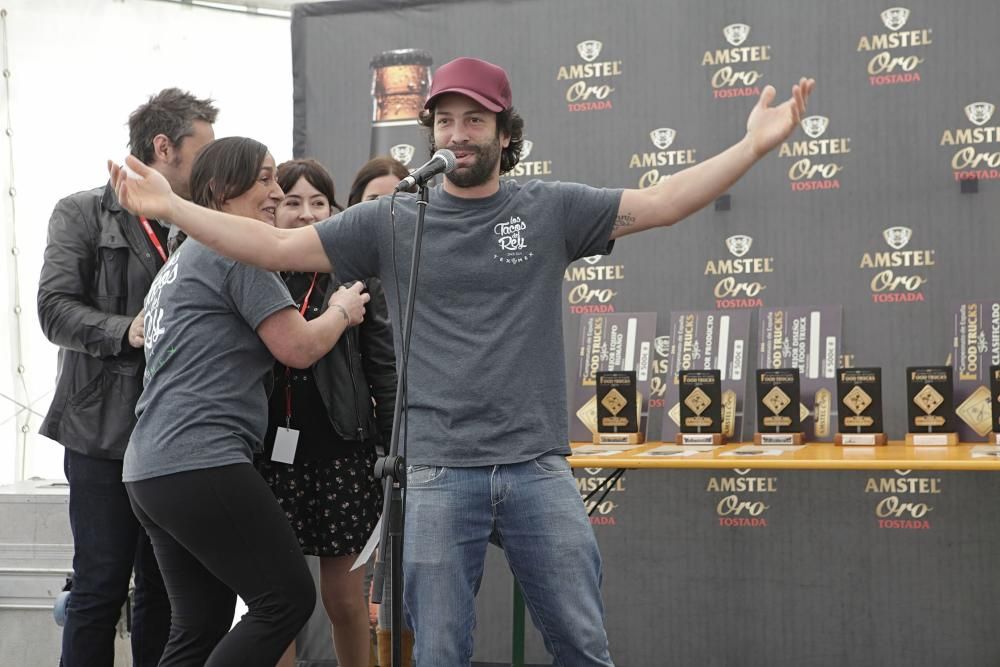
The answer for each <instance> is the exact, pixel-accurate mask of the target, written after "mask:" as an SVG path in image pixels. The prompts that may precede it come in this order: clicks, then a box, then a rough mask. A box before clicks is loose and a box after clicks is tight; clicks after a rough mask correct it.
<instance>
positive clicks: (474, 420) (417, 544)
mask: <svg viewBox="0 0 1000 667" xmlns="http://www.w3.org/2000/svg"><path fill="white" fill-rule="evenodd" d="M814 84H815V82H814V81H813V80H811V79H810V80H806V79H801V80H800V81H799V83H797V84H795V85H794V86H793V87H792V95H791V96H790V97H789V99H788V100H786V101H785V102H783V103H782V104H780V105H778V106H774V107H772V106H771V102H772V101H773V100H774V97H775V90H774V88H773V87H772V86H767V87H766V88H765V89H764V92H763V93H762V94H761V97H760V100H759V101H758V102H757V104H756V105H755V106H754V108H753V110H752V111H751V113H750V117H749V119H748V120H747V132H746V134H745V136H744V137H743V138H742V139H741V140H740V141H739V142H737V143H736V144H735V145H733V146H732V147H731V148H729V149H727V150H726V151H724V152H722V153H720V154H719V155H717V156H715V157H713V158H711V159H709V160H706V161H704V162H701V163H699V164H696V165H694V166H692V167H689V168H688V169H686V170H684V171H682V172H679V173H677V174H674V175H673V176H672V177H671V178H670V179H668V180H665V181H662V182H661V183H660V184H659V185H657V186H655V187H651V188H647V189H644V190H617V189H599V188H592V187H589V186H585V185H579V184H573V183H545V182H542V181H529V182H527V183H523V184H521V183H517V182H515V181H510V180H508V181H501V180H500V175H501V174H503V173H505V172H508V171H510V170H511V169H512V168H513V167H514V165H516V164H517V161H518V159H519V155H520V150H521V146H522V128H523V125H524V123H523V121H522V120H521V118H520V116H519V115H518V114H517V112H516V111H515V110H514V108H513V106H512V96H511V88H510V82H509V80H508V78H507V73H506V72H505V71H504V70H503V69H502V68H500V67H498V66H496V65H493V64H491V63H487V62H485V61H482V60H477V59H474V58H459V59H457V60H453V61H451V62H449V63H447V64H445V65H442V66H441V67H440V68H439V69H438V70H437V72H436V74H435V78H434V82H433V85H432V88H431V92H430V96H429V97H428V100H427V104H426V110H425V112H424V113H423V116H422V121H423V122H424V124H425V125H427V126H428V127H429V128H431V135H432V136H431V142H432V147H439V148H448V149H450V150H451V151H453V152H454V153H455V156H456V158H457V166H456V168H455V169H454V170H453V171H452V172H450V173H449V174H447V175H446V176H445V180H444V183H443V184H442V185H440V186H437V187H435V188H433V190H432V192H431V195H430V204H429V205H428V207H427V211H426V227H425V231H424V235H423V250H422V256H423V258H424V261H423V263H422V265H421V269H420V284H419V285H418V286H417V291H416V294H417V296H416V300H417V303H416V307H415V312H416V315H415V317H414V321H413V326H412V330H411V337H412V347H411V353H410V357H409V365H408V369H409V370H408V373H409V386H410V392H409V407H408V413H407V421H406V430H407V440H408V442H409V450H408V451H407V452H406V456H407V462H408V463H409V467H408V469H407V481H406V484H407V495H406V524H407V532H406V538H405V545H404V556H403V567H404V572H405V584H406V587H405V602H406V610H407V615H408V617H409V618H410V620H411V622H412V624H413V628H414V633H415V638H416V643H415V646H414V660H415V662H416V664H417V665H428V666H430V665H432V666H434V667H445V666H448V667H450V666H453V665H454V666H458V665H468V664H469V662H470V660H471V657H472V630H473V627H474V624H475V620H474V618H475V607H474V601H475V595H476V592H477V591H478V589H479V583H480V580H481V578H482V572H483V565H484V561H485V557H486V548H487V545H488V544H489V542H490V541H494V542H496V543H497V544H499V545H500V546H501V548H503V549H504V551H505V553H506V556H507V560H508V562H509V563H510V567H511V570H512V571H513V572H514V575H515V576H516V577H517V580H518V582H519V583H520V585H521V588H522V590H523V591H524V595H525V599H526V601H527V604H528V609H529V610H530V611H531V614H532V616H533V618H534V620H535V624H536V626H537V627H538V628H539V630H540V631H541V633H542V636H543V638H544V640H545V645H546V647H547V649H548V650H549V652H550V653H551V654H552V655H553V657H554V659H555V664H559V665H573V666H574V667H576V666H579V665H602V666H607V665H611V664H612V662H611V658H610V655H609V651H608V641H607V635H606V632H605V629H604V609H603V604H602V602H601V596H600V583H601V559H600V554H599V552H598V548H597V543H596V540H595V539H594V534H593V530H592V529H591V527H590V522H589V520H588V518H587V514H586V512H585V510H584V506H583V503H582V502H581V500H580V495H579V493H578V491H577V488H576V483H575V480H574V478H573V474H572V471H571V470H570V467H569V465H568V463H567V462H566V455H567V454H569V451H570V450H569V447H568V445H567V442H568V430H567V415H566V405H565V397H566V387H565V372H564V362H563V346H562V322H561V313H562V303H561V299H562V276H563V272H564V270H565V269H566V267H567V265H568V264H569V263H570V262H573V261H574V260H576V259H579V258H581V257H586V256H589V255H595V254H604V253H608V252H610V250H611V248H612V245H613V241H614V240H615V239H616V238H618V237H621V236H625V235H627V234H633V233H635V232H639V231H643V230H647V229H651V228H654V227H666V226H669V225H672V224H674V223H676V222H679V221H680V220H682V219H683V218H685V217H686V216H688V215H690V214H691V213H694V212H695V211H697V210H698V209H700V208H702V207H703V206H705V205H706V204H707V203H709V202H711V201H713V200H714V199H715V198H716V197H718V196H719V195H720V194H721V193H723V192H725V191H726V190H727V189H729V187H730V186H732V184H733V183H734V182H735V181H736V180H737V179H738V178H739V177H740V176H742V175H743V174H744V173H745V172H746V171H747V170H748V169H749V168H750V167H751V166H752V165H753V164H754V163H755V162H756V161H757V160H759V159H760V158H761V157H763V156H764V155H765V154H766V153H767V152H768V151H770V150H771V149H772V148H774V147H775V146H777V145H778V144H779V143H781V142H782V141H783V140H784V139H785V138H786V137H787V136H788V135H789V134H790V133H791V132H792V130H793V129H794V128H795V126H796V124H797V123H798V122H799V118H800V116H801V114H802V113H803V112H804V111H805V104H806V100H807V98H808V97H809V94H810V93H811V92H812V89H813V86H814ZM129 166H130V167H132V168H133V169H135V170H136V171H138V172H139V174H138V178H136V177H132V178H126V177H125V175H124V174H123V173H118V170H117V167H113V168H112V172H113V174H115V182H116V183H117V185H118V192H119V196H120V197H121V198H122V201H123V202H125V204H126V205H127V206H130V207H134V208H139V209H141V210H142V212H144V213H145V214H146V215H151V216H156V217H158V218H163V219H168V220H170V221H172V222H173V223H175V224H177V225H178V226H180V227H182V228H183V229H184V230H185V231H187V232H188V233H189V234H190V235H191V236H194V237H195V238H198V239H200V240H202V242H204V243H206V244H207V245H209V246H211V247H212V248H214V249H215V250H217V251H218V252H220V253H222V254H224V255H229V256H230V257H233V258H235V259H237V260H239V261H242V262H246V263H250V264H256V265H258V266H261V267H264V268H268V269H271V270H281V269H291V270H297V271H324V272H329V271H331V270H333V271H335V272H336V274H337V276H338V280H340V281H342V282H343V281H347V280H352V279H356V278H363V277H365V276H371V275H378V276H380V277H381V278H382V280H383V285H384V286H385V288H386V292H387V299H388V302H389V309H390V310H391V311H392V317H393V320H394V321H399V319H398V318H399V312H398V311H399V308H400V306H398V305H397V304H399V303H400V301H401V300H402V295H401V294H400V293H397V289H398V290H399V291H400V292H402V293H405V291H406V287H407V286H406V284H405V279H406V276H408V275H409V264H408V261H407V258H409V257H410V255H411V250H412V244H413V239H412V227H411V225H412V223H413V220H414V219H415V217H416V208H417V204H416V202H415V198H414V197H412V196H407V195H403V196H400V197H398V198H397V201H396V223H397V224H396V226H395V227H393V226H392V224H391V223H390V219H389V201H388V200H386V199H382V200H376V201H373V202H369V203H365V204H362V205H359V206H353V207H351V208H349V209H347V210H346V211H344V212H343V213H341V214H339V215H337V216H336V217H334V218H332V219H331V220H328V221H325V222H322V223H320V224H318V225H314V226H310V227H306V228H302V229H298V230H282V229H274V228H273V227H269V226H267V225H265V224H263V223H259V222H255V221H251V220H247V219H240V218H235V217H233V216H228V215H226V214H224V213H220V212H218V211H209V210H207V209H201V208H198V207H196V206H193V205H191V204H189V203H185V202H184V201H183V200H181V199H179V198H178V197H175V196H173V195H171V194H170V193H169V189H168V188H165V186H164V184H163V183H162V182H160V181H159V179H157V178H156V176H155V174H153V173H151V172H149V171H148V170H146V169H143V167H142V165H141V164H138V163H136V162H134V161H131V160H130V161H129ZM395 276H398V277H399V282H398V283H397V280H396V278H395ZM397 286H398V287H397ZM403 307H405V304H404V306H403ZM396 333H397V334H398V333H399V332H398V330H397V331H396ZM396 346H397V356H398V355H399V339H398V336H397V341H396Z"/></svg>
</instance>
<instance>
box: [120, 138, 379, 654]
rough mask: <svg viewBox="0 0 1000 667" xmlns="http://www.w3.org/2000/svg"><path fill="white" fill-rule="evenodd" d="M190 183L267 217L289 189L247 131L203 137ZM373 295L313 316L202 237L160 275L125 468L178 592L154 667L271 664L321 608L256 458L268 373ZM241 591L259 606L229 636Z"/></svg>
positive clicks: (314, 346)
mask: <svg viewBox="0 0 1000 667" xmlns="http://www.w3.org/2000/svg"><path fill="white" fill-rule="evenodd" d="M190 186H191V187H190V190H191V196H192V199H193V200H194V202H196V203H199V204H201V205H203V206H206V207H208V208H214V209H217V210H221V211H226V212H228V213H232V214H234V215H239V216H244V217H249V218H254V219H256V220H260V221H262V222H266V223H268V224H272V225H273V224H274V220H275V213H276V208H277V205H278V203H279V202H280V201H281V198H282V196H283V195H282V190H281V188H280V187H279V186H278V184H277V182H276V179H275V166H274V160H273V158H271V156H270V154H269V153H268V151H267V147H266V146H264V145H263V144H261V143H259V142H257V141H254V140H253V139H247V138H243V137H228V138H226V139H220V140H218V141H214V142H212V143H210V144H209V145H208V146H206V147H205V148H204V150H202V152H201V153H200V154H199V155H198V157H197V159H196V160H195V163H194V165H193V167H192V169H191V181H190ZM220 224H226V223H220ZM230 224H231V223H230ZM368 298H369V297H368V295H367V294H362V293H361V285H360V284H358V285H357V286H353V287H352V288H350V289H344V288H340V289H339V290H336V291H334V292H333V294H331V295H330V297H329V305H328V307H327V310H326V311H325V312H323V313H322V314H320V315H319V316H318V317H315V318H311V319H310V320H309V321H306V319H305V318H303V316H302V315H301V314H300V312H299V311H298V310H296V309H295V308H294V307H293V303H292V299H291V297H290V296H289V294H288V290H287V289H286V287H285V285H284V283H282V281H281V279H280V278H279V277H278V276H277V275H276V274H274V273H271V272H268V271H264V270H262V269H258V268H255V267H251V266H248V265H246V264H241V263H239V262H236V261H233V260H231V259H228V258H224V257H222V256H220V255H217V254H216V253H214V252H213V251H212V250H210V249H209V248H207V247H206V246H204V245H202V244H201V243H199V242H198V241H196V240H194V239H189V240H187V241H186V242H185V243H184V245H182V246H181V247H179V248H178V250H177V251H176V252H175V253H173V254H172V255H171V256H170V258H169V260H168V261H167V263H166V264H165V265H164V267H163V270H161V271H160V273H159V274H158V275H157V277H156V279H155V280H154V282H153V285H152V287H151V288H150V290H149V293H148V294H147V296H146V300H145V305H144V311H145V320H144V323H145V331H146V337H145V343H144V347H145V353H146V374H145V377H144V389H143V394H142V397H141V398H140V399H139V403H138V405H137V407H136V414H137V415H138V422H137V424H136V427H135V430H134V431H133V432H132V437H131V439H130V440H129V444H128V449H127V450H126V453H125V462H124V472H123V476H122V477H123V480H124V482H125V486H126V489H127V490H128V494H129V498H130V500H131V503H132V509H133V510H134V512H135V514H136V517H137V518H138V519H139V522H140V523H142V525H143V527H144V528H145V529H146V532H147V533H148V534H149V536H150V541H151V542H152V544H153V551H154V552H155V554H156V560H157V562H158V563H159V564H160V567H161V569H162V571H163V579H164V583H165V585H166V589H167V593H168V595H169V597H170V599H171V624H172V625H171V632H170V639H169V640H168V643H167V647H166V649H165V650H164V653H163V661H162V662H161V663H160V664H162V665H177V664H193V663H197V664H204V663H205V662H206V660H207V661H208V662H210V663H214V664H233V665H237V664H238V665H261V666H263V665H266V666H267V667H273V665H274V664H275V663H276V662H277V660H278V657H279V656H280V655H281V653H282V652H283V650H284V648H285V646H287V645H288V643H289V642H290V641H291V639H292V637H294V635H295V633H296V632H297V631H298V629H299V627H301V626H302V624H303V623H304V622H305V620H306V619H307V618H308V616H309V614H310V613H311V612H312V609H313V604H314V599H315V589H314V587H313V583H312V579H311V577H310V575H309V571H308V568H307V567H306V564H305V561H304V560H303V558H302V556H301V552H300V550H299V545H298V542H297V540H296V538H295V534H294V533H293V532H292V529H291V527H290V526H289V524H288V520H287V519H286V518H285V514H284V512H283V511H282V509H281V508H280V507H279V505H278V503H277V502H276V501H275V499H274V496H273V495H272V494H271V491H270V489H269V488H268V486H267V484H265V482H264V480H263V479H262V478H261V477H260V475H259V474H257V472H256V471H255V470H254V469H253V467H252V465H251V463H252V457H253V452H254V451H255V450H259V449H260V445H261V441H262V439H263V437H264V433H265V430H266V428H267V396H266V392H265V383H264V378H265V377H266V376H268V375H269V374H270V371H271V366H272V364H273V363H274V359H278V360H279V361H280V362H281V363H283V364H285V365H286V366H289V367H292V368H303V367H307V366H310V365H311V364H313V363H315V362H316V361H317V360H318V359H320V358H321V357H323V356H324V355H325V354H326V353H327V352H328V351H329V350H330V348H331V347H332V346H333V345H334V343H336V342H337V340H338V339H339V338H340V336H341V335H342V334H343V333H344V332H345V331H347V329H348V328H349V327H351V326H353V325H356V324H359V323H360V322H361V321H362V320H363V319H364V312H365V307H364V304H365V303H366V302H367V301H368ZM237 594H238V595H239V596H240V597H241V598H243V599H244V600H246V601H247V602H248V604H249V607H250V613H248V614H246V616H245V617H244V619H243V620H242V621H240V622H239V623H237V624H236V626H235V627H233V629H232V630H231V631H229V633H228V634H227V630H228V629H229V625H230V622H231V620H232V618H233V610H234V607H235V601H236V595H237ZM182 657H183V660H182ZM185 660H190V661H191V662H186V661H185Z"/></svg>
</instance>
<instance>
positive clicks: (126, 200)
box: [108, 155, 177, 220]
mask: <svg viewBox="0 0 1000 667" xmlns="http://www.w3.org/2000/svg"><path fill="white" fill-rule="evenodd" d="M108 173H109V174H110V175H111V185H112V186H113V187H114V189H115V194H117V195H118V201H119V202H121V205H122V206H124V207H125V208H127V209H128V210H129V211H131V212H132V213H134V214H135V215H142V216H145V217H147V218H155V219H157V220H170V214H171V209H172V208H173V199H174V198H175V197H176V196H177V195H175V194H174V193H173V191H172V190H171V189H170V184H169V183H167V179H166V178H164V177H163V174H161V173H160V172H158V171H156V170H155V169H153V168H152V167H148V166H146V165H144V164H143V163H142V161H140V160H139V159H137V158H136V157H135V156H133V155H129V156H128V157H127V158H125V165H124V166H118V165H117V164H115V163H114V162H112V161H111V160H108Z"/></svg>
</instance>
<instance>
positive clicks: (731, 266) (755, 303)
mask: <svg viewBox="0 0 1000 667" xmlns="http://www.w3.org/2000/svg"><path fill="white" fill-rule="evenodd" d="M751 245H753V239H752V238H750V237H749V236H746V235H743V234H735V235H733V236H730V237H729V238H727V239H726V249H727V250H729V254H731V255H732V257H728V258H722V259H710V260H708V262H707V263H706V264H705V275H706V276H722V277H721V278H719V280H718V282H717V283H715V287H714V288H713V290H712V295H713V296H714V297H715V307H716V308H758V307H760V306H763V305H764V302H763V300H762V299H761V298H760V294H761V292H763V291H764V290H765V289H767V285H765V284H764V283H763V282H761V280H760V278H762V277H763V274H767V273H774V258H773V257H745V255H746V254H747V253H748V252H750V246H751ZM749 278H754V279H752V280H751V279H749Z"/></svg>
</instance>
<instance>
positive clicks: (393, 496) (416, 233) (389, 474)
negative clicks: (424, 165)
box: [372, 183, 428, 667]
mask: <svg viewBox="0 0 1000 667" xmlns="http://www.w3.org/2000/svg"><path fill="white" fill-rule="evenodd" d="M427 197H428V192H427V185H426V184H423V183H421V184H420V192H419V194H418V195H417V224H416V227H414V230H413V254H412V256H411V258H410V284H409V285H408V286H407V288H406V307H405V308H404V309H403V310H404V313H403V317H402V320H403V327H402V331H400V332H399V333H400V336H401V341H402V345H401V351H402V359H399V360H397V363H396V405H395V408H394V410H393V418H392V438H391V439H390V444H389V451H388V452H387V453H386V455H385V456H384V457H381V458H379V459H378V460H377V461H376V462H375V476H376V477H378V478H380V479H382V480H383V481H382V490H383V499H382V532H381V535H380V536H379V545H380V548H379V550H378V556H377V557H376V559H375V575H374V578H373V581H372V601H373V602H375V603H376V604H379V603H381V602H382V590H383V589H382V586H383V583H384V580H385V554H386V553H388V554H389V584H390V586H391V592H392V609H391V610H390V613H391V622H392V628H390V634H391V636H392V667H402V658H403V654H402V636H403V524H404V519H405V515H404V507H403V487H405V486H406V461H405V460H404V458H403V457H402V456H400V454H399V432H400V426H401V424H402V422H403V420H404V419H405V416H404V414H403V413H404V408H403V405H404V403H406V399H407V396H406V366H407V361H408V360H409V357H410V328H411V326H412V324H413V300H414V297H415V294H416V286H417V272H418V270H419V268H420V244H421V241H422V240H423V236H424V214H425V213H426V210H427ZM393 233H395V232H393ZM393 270H395V267H393ZM401 417H402V418H401Z"/></svg>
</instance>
